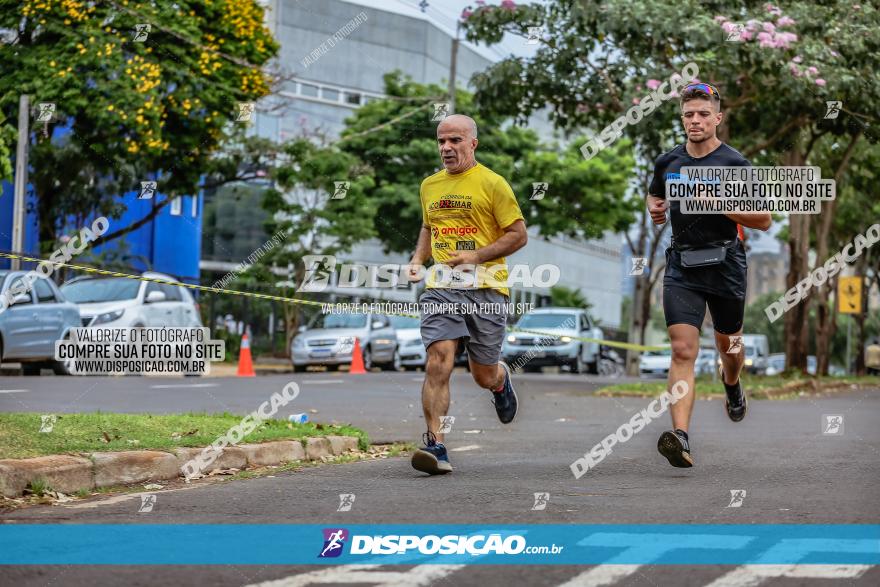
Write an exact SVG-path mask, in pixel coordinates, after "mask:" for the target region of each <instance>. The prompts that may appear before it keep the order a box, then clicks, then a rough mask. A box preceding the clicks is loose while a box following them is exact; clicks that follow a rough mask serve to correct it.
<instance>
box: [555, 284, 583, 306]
mask: <svg viewBox="0 0 880 587" xmlns="http://www.w3.org/2000/svg"><path fill="white" fill-rule="evenodd" d="M550 304H551V305H553V306H557V307H560V308H582V309H584V310H589V309H590V308H592V307H593V304H591V303H590V302H589V301H587V299H586V298H585V297H584V296H583V294H581V292H580V291H578V290H576V289H571V288H569V287H565V286H563V285H554V286H553V287H551V288H550Z"/></svg>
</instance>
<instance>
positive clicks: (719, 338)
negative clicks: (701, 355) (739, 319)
mask: <svg viewBox="0 0 880 587" xmlns="http://www.w3.org/2000/svg"><path fill="white" fill-rule="evenodd" d="M742 332H743V331H742V328H740V329H739V330H738V331H737V332H734V333H733V334H722V333H720V332H718V331H717V330H716V331H715V348H717V349H718V356H719V357H721V368H722V370H723V372H724V383H726V384H728V385H734V384H735V383H736V382H737V381H738V380H739V375H740V373H741V372H742V368H743V365H744V364H745V359H746V353H745V348H744V347H743V346H740V351H739V352H737V353H729V352H727V351H728V350H730V343H731V338H732V337H734V336H742Z"/></svg>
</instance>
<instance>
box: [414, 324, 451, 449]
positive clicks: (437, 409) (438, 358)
mask: <svg viewBox="0 0 880 587" xmlns="http://www.w3.org/2000/svg"><path fill="white" fill-rule="evenodd" d="M457 346H458V341H457V340H438V341H436V342H434V343H431V346H429V347H428V349H427V351H428V359H427V362H426V364H425V381H424V383H422V410H423V411H424V413H425V424H426V426H427V428H428V432H433V433H434V435H435V436H436V437H437V441H438V442H443V437H444V435H443V434H441V433H440V432H439V430H440V418H441V417H443V416H445V415H446V414H447V412H448V411H449V377H450V375H451V374H452V368H453V366H454V362H455V349H456V347H457Z"/></svg>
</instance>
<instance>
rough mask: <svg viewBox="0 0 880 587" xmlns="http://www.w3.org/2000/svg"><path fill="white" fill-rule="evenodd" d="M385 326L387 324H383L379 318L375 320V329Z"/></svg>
mask: <svg viewBox="0 0 880 587" xmlns="http://www.w3.org/2000/svg"><path fill="white" fill-rule="evenodd" d="M383 326H385V325H384V324H382V322H380V321H379V320H374V321H373V330H377V329H379V328H382V327H383Z"/></svg>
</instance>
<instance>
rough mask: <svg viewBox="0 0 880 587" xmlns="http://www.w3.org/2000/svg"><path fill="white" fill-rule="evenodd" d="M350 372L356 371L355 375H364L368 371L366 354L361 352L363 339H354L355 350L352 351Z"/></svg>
mask: <svg viewBox="0 0 880 587" xmlns="http://www.w3.org/2000/svg"><path fill="white" fill-rule="evenodd" d="M348 372H349V373H354V374H355V375H362V374H364V373H366V372H367V370H366V369H364V356H363V354H362V353H361V339H359V338H355V339H354V350H352V351H351V368H349V370H348Z"/></svg>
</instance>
